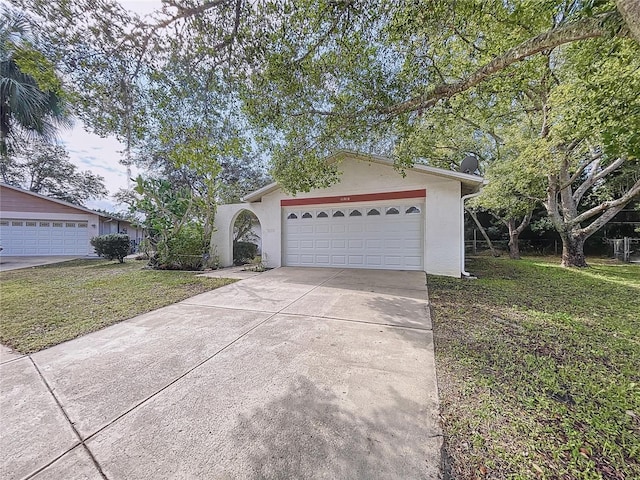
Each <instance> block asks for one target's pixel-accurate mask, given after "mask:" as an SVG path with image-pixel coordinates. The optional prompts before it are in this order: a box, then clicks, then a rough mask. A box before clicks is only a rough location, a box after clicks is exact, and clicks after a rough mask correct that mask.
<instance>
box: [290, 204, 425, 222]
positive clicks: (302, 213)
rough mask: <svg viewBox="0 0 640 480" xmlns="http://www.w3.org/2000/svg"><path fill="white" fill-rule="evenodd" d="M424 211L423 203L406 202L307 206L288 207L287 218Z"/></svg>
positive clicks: (350, 216) (348, 216)
mask: <svg viewBox="0 0 640 480" xmlns="http://www.w3.org/2000/svg"><path fill="white" fill-rule="evenodd" d="M420 213H422V205H420V204H404V205H368V206H367V205H365V206H357V207H351V208H349V207H345V208H335V207H334V208H330V209H327V208H313V209H312V208H307V209H305V210H293V211H292V210H289V209H287V211H286V214H285V218H286V219H287V221H288V222H295V221H301V220H311V219H318V220H322V219H330V218H343V219H345V221H346V220H354V219H358V218H359V217H375V216H391V217H394V216H404V215H417V214H420Z"/></svg>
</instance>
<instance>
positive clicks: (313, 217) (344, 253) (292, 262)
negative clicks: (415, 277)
mask: <svg viewBox="0 0 640 480" xmlns="http://www.w3.org/2000/svg"><path fill="white" fill-rule="evenodd" d="M423 206H424V204H423V203H404V204H400V203H396V204H392V203H389V204H384V205H381V204H378V205H376V204H369V205H349V206H348V207H336V206H332V207H325V208H323V207H322V206H314V207H295V208H285V209H283V217H284V218H283V220H282V221H283V224H284V227H283V232H284V233H283V240H284V259H285V262H284V263H285V265H289V266H313V267H345V268H372V269H393V270H422V269H423V248H424V247H423V245H424V233H423V232H424V213H423V212H424V208H423Z"/></svg>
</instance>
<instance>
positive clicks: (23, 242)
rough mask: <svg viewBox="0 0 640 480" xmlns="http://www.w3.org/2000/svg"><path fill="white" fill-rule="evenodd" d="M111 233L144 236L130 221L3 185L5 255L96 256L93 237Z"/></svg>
mask: <svg viewBox="0 0 640 480" xmlns="http://www.w3.org/2000/svg"><path fill="white" fill-rule="evenodd" d="M108 233H126V234H127V235H129V238H130V239H131V240H132V241H134V242H139V241H140V240H142V237H143V230H142V228H140V227H137V226H135V225H133V224H131V222H128V221H126V220H122V219H118V218H114V217H112V216H109V215H105V214H103V213H100V212H95V211H93V210H90V209H88V208H84V207H81V206H79V205H74V204H72V203H68V202H65V201H62V200H58V199H56V198H50V197H47V196H45V195H40V194H38V193H34V192H30V191H28V190H23V189H22V188H18V187H14V186H12V185H7V184H4V183H0V246H1V247H2V251H0V255H1V256H5V257H10V256H39V255H43V256H56V255H65V256H67V255H78V256H85V255H95V250H94V248H93V246H92V245H91V244H90V240H91V238H92V237H95V236H97V235H105V234H108Z"/></svg>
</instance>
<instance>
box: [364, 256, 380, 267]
mask: <svg viewBox="0 0 640 480" xmlns="http://www.w3.org/2000/svg"><path fill="white" fill-rule="evenodd" d="M365 259H366V262H367V265H369V266H372V267H381V266H382V256H381V255H367V256H366V257H365Z"/></svg>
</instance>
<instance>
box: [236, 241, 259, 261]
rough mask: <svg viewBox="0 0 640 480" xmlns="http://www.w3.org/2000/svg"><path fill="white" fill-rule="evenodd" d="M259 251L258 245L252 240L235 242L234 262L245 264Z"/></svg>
mask: <svg viewBox="0 0 640 480" xmlns="http://www.w3.org/2000/svg"><path fill="white" fill-rule="evenodd" d="M257 253H258V245H256V244H255V243H251V242H233V263H234V265H243V264H245V263H247V262H250V261H251V260H253V259H254V258H255V256H256V254H257Z"/></svg>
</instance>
